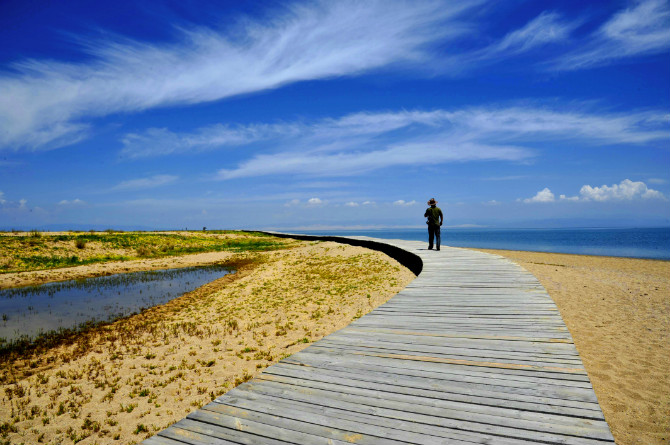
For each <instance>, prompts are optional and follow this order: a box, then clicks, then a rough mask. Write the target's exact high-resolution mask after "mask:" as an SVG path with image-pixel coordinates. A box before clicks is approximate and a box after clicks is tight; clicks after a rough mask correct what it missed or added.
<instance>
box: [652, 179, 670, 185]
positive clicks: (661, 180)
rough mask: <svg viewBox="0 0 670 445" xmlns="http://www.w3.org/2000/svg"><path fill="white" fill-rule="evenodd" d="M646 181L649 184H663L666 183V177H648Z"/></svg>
mask: <svg viewBox="0 0 670 445" xmlns="http://www.w3.org/2000/svg"><path fill="white" fill-rule="evenodd" d="M647 182H648V183H649V184H658V185H663V184H667V183H668V181H667V179H662V178H649V180H648V181H647Z"/></svg>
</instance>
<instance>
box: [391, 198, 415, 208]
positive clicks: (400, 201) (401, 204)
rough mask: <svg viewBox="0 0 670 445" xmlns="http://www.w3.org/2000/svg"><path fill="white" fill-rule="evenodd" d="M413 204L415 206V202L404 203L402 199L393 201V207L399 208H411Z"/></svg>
mask: <svg viewBox="0 0 670 445" xmlns="http://www.w3.org/2000/svg"><path fill="white" fill-rule="evenodd" d="M415 204H416V201H415V200H412V201H405V200H404V199H399V200H397V201H393V205H394V206H401V207H409V206H413V205H415Z"/></svg>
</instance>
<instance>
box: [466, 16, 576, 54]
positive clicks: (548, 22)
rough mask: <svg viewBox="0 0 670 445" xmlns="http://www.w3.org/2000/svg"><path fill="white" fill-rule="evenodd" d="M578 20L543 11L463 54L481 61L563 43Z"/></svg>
mask: <svg viewBox="0 0 670 445" xmlns="http://www.w3.org/2000/svg"><path fill="white" fill-rule="evenodd" d="M578 24H579V23H578V22H568V21H565V20H563V19H562V17H561V16H560V14H558V13H555V12H547V11H545V12H543V13H541V14H540V15H539V16H537V17H535V18H534V19H533V20H531V21H530V22H528V23H527V24H526V25H525V26H523V27H522V28H519V29H517V30H514V31H512V32H509V33H508V34H507V35H505V37H503V38H502V40H500V41H499V42H497V43H494V44H492V45H490V46H488V47H486V48H483V49H481V50H478V51H475V52H473V53H472V54H470V55H466V56H464V59H465V60H468V59H471V60H472V61H473V62H483V61H487V60H490V61H491V60H496V59H500V58H502V57H510V56H513V55H517V54H521V53H525V52H528V51H531V50H534V49H537V48H541V47H544V46H546V45H548V44H552V43H564V42H565V41H566V40H567V39H568V38H569V37H570V33H571V32H572V31H573V30H574V29H575V28H576V27H577V25H578Z"/></svg>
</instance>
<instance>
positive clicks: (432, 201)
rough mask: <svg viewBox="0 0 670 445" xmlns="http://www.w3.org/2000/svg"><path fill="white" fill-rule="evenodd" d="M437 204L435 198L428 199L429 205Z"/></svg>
mask: <svg viewBox="0 0 670 445" xmlns="http://www.w3.org/2000/svg"><path fill="white" fill-rule="evenodd" d="M435 204H437V201H435V198H430V201H428V205H429V206H432V205H435Z"/></svg>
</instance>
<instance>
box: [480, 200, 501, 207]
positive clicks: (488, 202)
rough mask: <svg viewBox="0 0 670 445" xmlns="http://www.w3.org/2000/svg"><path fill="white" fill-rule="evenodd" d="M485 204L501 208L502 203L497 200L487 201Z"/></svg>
mask: <svg viewBox="0 0 670 445" xmlns="http://www.w3.org/2000/svg"><path fill="white" fill-rule="evenodd" d="M484 204H485V205H489V206H499V205H500V202H498V201H496V200H495V199H492V200H491V201H487V202H485V203H484Z"/></svg>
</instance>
